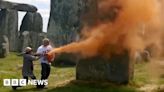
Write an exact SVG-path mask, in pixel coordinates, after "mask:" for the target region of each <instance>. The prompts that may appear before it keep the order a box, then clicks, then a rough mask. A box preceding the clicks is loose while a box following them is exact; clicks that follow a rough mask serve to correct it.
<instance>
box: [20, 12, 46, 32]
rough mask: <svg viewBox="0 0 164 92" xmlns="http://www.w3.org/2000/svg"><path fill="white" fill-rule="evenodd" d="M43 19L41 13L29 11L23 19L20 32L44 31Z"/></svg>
mask: <svg viewBox="0 0 164 92" xmlns="http://www.w3.org/2000/svg"><path fill="white" fill-rule="evenodd" d="M42 28H43V20H42V16H41V15H40V13H31V12H27V13H26V15H25V16H24V18H23V20H22V24H21V27H20V32H23V31H33V32H42Z"/></svg>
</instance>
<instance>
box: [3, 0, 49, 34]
mask: <svg viewBox="0 0 164 92" xmlns="http://www.w3.org/2000/svg"><path fill="white" fill-rule="evenodd" d="M5 1H11V2H17V3H25V4H31V5H34V6H36V7H37V8H38V12H39V13H40V14H41V15H42V17H43V31H44V32H46V31H47V25H48V19H49V14H50V0H5ZM24 15H25V12H19V21H18V22H19V27H20V24H21V21H22V18H23V17H24Z"/></svg>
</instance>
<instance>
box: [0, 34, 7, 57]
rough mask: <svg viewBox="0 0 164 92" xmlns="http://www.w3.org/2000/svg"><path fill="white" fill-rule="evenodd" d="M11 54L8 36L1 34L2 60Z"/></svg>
mask: <svg viewBox="0 0 164 92" xmlns="http://www.w3.org/2000/svg"><path fill="white" fill-rule="evenodd" d="M8 53H9V41H8V38H7V36H5V35H1V34H0V58H5V57H6V56H7V54H8Z"/></svg>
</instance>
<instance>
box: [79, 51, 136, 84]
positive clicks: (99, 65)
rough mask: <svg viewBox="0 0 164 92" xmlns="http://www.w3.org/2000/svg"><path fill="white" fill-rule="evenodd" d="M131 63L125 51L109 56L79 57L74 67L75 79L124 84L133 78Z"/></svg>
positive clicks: (132, 65)
mask: <svg viewBox="0 0 164 92" xmlns="http://www.w3.org/2000/svg"><path fill="white" fill-rule="evenodd" d="M133 63H134V62H133V61H131V60H130V57H129V55H128V53H127V52H126V53H124V54H122V55H113V56H112V57H111V58H103V57H102V56H96V57H92V58H87V59H81V60H80V61H79V62H78V64H77V67H76V79H77V80H85V81H109V82H114V83H119V84H120V83H121V84H126V83H128V82H129V81H130V80H131V79H132V78H133V71H134V64H133Z"/></svg>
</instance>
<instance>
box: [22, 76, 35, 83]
mask: <svg viewBox="0 0 164 92" xmlns="http://www.w3.org/2000/svg"><path fill="white" fill-rule="evenodd" d="M30 77H31V79H33V80H34V79H36V77H35V76H30ZM23 78H24V79H26V83H27V84H28V76H23Z"/></svg>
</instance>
